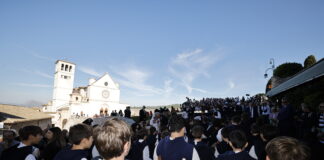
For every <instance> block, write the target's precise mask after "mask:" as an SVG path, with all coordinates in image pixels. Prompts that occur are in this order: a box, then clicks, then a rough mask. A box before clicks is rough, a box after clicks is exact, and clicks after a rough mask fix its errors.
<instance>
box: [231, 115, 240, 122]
mask: <svg viewBox="0 0 324 160" xmlns="http://www.w3.org/2000/svg"><path fill="white" fill-rule="evenodd" d="M231 120H232V122H234V123H237V124H240V123H241V117H240V116H239V115H235V116H233V117H232V118H231Z"/></svg>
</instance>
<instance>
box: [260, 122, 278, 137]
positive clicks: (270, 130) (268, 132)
mask: <svg viewBox="0 0 324 160" xmlns="http://www.w3.org/2000/svg"><path fill="white" fill-rule="evenodd" d="M261 134H262V136H263V138H264V139H266V141H270V140H272V139H273V138H275V137H276V136H277V135H278V129H277V127H275V126H273V125H270V124H266V125H264V126H262V128H261Z"/></svg>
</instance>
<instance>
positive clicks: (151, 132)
mask: <svg viewBox="0 0 324 160" xmlns="http://www.w3.org/2000/svg"><path fill="white" fill-rule="evenodd" d="M155 134H156V128H155V127H153V126H151V127H150V135H155Z"/></svg>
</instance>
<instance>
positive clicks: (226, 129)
mask: <svg viewBox="0 0 324 160" xmlns="http://www.w3.org/2000/svg"><path fill="white" fill-rule="evenodd" d="M231 131H232V128H231V127H224V128H223V129H222V131H221V134H222V137H223V138H228V137H229V134H230V133H231Z"/></svg>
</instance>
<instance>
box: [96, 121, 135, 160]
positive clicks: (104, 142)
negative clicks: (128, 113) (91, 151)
mask: <svg viewBox="0 0 324 160" xmlns="http://www.w3.org/2000/svg"><path fill="white" fill-rule="evenodd" d="M131 136H132V133H131V129H130V127H129V126H128V124H127V123H126V122H124V121H122V120H120V119H117V118H114V119H110V120H108V121H106V122H105V123H104V125H103V126H102V127H100V128H97V129H96V132H95V134H94V140H95V141H94V142H95V145H96V147H97V149H98V152H99V154H100V155H101V156H102V157H103V158H105V159H111V158H114V157H119V156H120V155H122V154H123V152H124V145H125V144H126V143H127V142H130V141H131Z"/></svg>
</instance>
